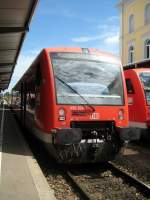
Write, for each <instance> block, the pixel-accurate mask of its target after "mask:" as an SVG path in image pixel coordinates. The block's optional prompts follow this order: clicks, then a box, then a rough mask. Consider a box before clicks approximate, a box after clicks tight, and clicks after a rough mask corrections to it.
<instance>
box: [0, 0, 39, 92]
mask: <svg viewBox="0 0 150 200" xmlns="http://www.w3.org/2000/svg"><path fill="white" fill-rule="evenodd" d="M37 3H38V0H4V1H0V90H4V89H7V88H8V86H9V83H10V80H11V77H12V74H13V71H14V68H15V65H16V62H17V59H18V56H19V53H20V50H21V47H22V44H23V41H24V38H25V36H26V33H27V32H28V31H29V24H30V21H31V19H32V16H33V13H34V10H35V8H36V5H37Z"/></svg>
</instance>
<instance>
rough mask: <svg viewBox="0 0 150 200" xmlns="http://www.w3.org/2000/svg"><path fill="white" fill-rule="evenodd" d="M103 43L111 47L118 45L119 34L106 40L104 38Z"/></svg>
mask: <svg viewBox="0 0 150 200" xmlns="http://www.w3.org/2000/svg"><path fill="white" fill-rule="evenodd" d="M104 42H105V43H106V44H111V45H113V44H119V34H116V35H112V36H108V37H107V38H105V40H104Z"/></svg>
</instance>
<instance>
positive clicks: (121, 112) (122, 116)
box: [118, 109, 124, 120]
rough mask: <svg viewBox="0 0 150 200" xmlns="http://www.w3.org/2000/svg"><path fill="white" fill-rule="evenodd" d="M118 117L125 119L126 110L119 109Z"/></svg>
mask: <svg viewBox="0 0 150 200" xmlns="http://www.w3.org/2000/svg"><path fill="white" fill-rule="evenodd" d="M118 119H119V120H124V110H123V109H121V110H119V112H118Z"/></svg>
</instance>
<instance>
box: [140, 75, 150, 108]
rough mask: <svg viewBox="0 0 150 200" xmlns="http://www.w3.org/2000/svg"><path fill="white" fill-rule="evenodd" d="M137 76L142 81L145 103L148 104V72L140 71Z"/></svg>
mask: <svg viewBox="0 0 150 200" xmlns="http://www.w3.org/2000/svg"><path fill="white" fill-rule="evenodd" d="M139 77H140V79H141V81H142V83H143V87H144V92H145V96H146V100H147V104H148V105H150V72H142V73H140V74H139Z"/></svg>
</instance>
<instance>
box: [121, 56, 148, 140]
mask: <svg viewBox="0 0 150 200" xmlns="http://www.w3.org/2000/svg"><path fill="white" fill-rule="evenodd" d="M124 74H125V79H126V85H127V93H128V104H129V126H130V132H131V134H133V133H134V134H135V133H136V134H137V139H140V137H143V138H150V134H149V128H150V60H146V61H143V62H139V63H134V64H131V65H127V66H124Z"/></svg>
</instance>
